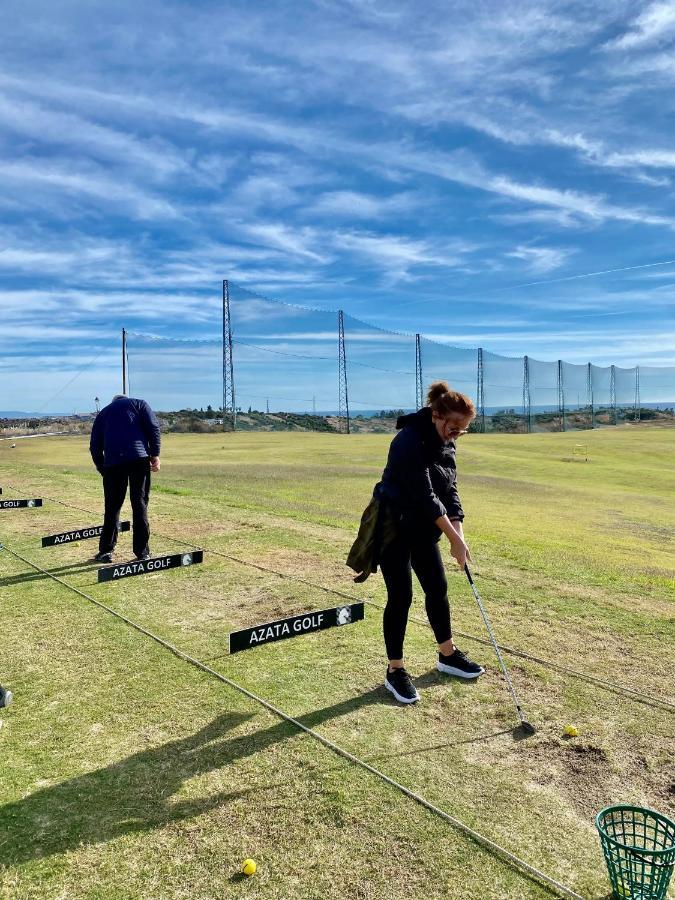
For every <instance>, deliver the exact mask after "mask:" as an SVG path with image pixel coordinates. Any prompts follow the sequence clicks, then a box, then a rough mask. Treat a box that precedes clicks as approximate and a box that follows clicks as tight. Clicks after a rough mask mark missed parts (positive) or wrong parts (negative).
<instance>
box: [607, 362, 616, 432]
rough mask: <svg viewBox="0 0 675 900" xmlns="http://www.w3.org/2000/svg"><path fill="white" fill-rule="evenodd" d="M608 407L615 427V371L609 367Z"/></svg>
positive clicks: (612, 367)
mask: <svg viewBox="0 0 675 900" xmlns="http://www.w3.org/2000/svg"><path fill="white" fill-rule="evenodd" d="M609 406H610V408H611V410H612V421H613V423H614V424H615V425H616V369H615V367H614V366H613V365H612V366H610V367H609Z"/></svg>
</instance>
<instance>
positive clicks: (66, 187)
mask: <svg viewBox="0 0 675 900" xmlns="http://www.w3.org/2000/svg"><path fill="white" fill-rule="evenodd" d="M0 184H2V185H3V186H4V189H5V190H8V191H19V192H20V193H19V196H20V197H21V200H22V201H23V203H24V205H26V206H28V207H34V206H35V205H38V206H39V205H41V204H42V202H43V199H44V198H43V195H44V193H45V192H52V196H51V198H50V199H49V202H50V203H52V204H54V206H56V207H58V205H59V204H58V197H64V199H65V201H66V202H68V201H69V199H70V198H71V197H72V196H73V195H75V196H78V195H84V196H87V197H89V198H92V199H94V200H96V201H100V202H102V203H103V204H104V205H105V206H108V207H110V208H113V209H114V208H118V209H119V208H122V209H124V210H125V211H126V212H128V213H129V214H130V215H132V216H133V217H135V218H139V219H153V218H167V217H168V218H175V217H177V216H178V215H179V214H178V212H177V210H176V209H175V208H174V206H173V205H172V204H171V203H170V202H169V201H168V200H165V199H162V198H160V197H155V196H153V195H151V194H149V193H147V192H146V191H144V190H143V189H141V188H138V187H136V186H135V185H133V184H131V183H129V182H127V183H124V182H123V181H120V180H118V179H115V178H114V177H111V176H109V175H107V174H105V173H104V172H102V171H95V170H94V171H91V170H90V171H89V172H86V171H79V170H78V169H77V168H76V167H75V166H74V165H73V164H72V163H69V162H65V163H63V164H58V163H57V164H54V163H53V162H45V161H44V160H37V159H32V160H31V159H26V160H24V161H22V162H15V161H12V160H8V159H0ZM27 185H29V186H30V188H31V190H30V193H26V192H25V189H26V186H27ZM55 192H56V194H55ZM57 195H58V196H57Z"/></svg>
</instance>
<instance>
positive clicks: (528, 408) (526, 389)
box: [523, 356, 532, 434]
mask: <svg viewBox="0 0 675 900" xmlns="http://www.w3.org/2000/svg"><path fill="white" fill-rule="evenodd" d="M523 415H524V416H525V420H526V422H527V433H528V434H531V432H532V403H531V398H530V361H529V359H528V358H527V356H524V357H523Z"/></svg>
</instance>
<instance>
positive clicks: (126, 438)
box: [89, 397, 161, 472]
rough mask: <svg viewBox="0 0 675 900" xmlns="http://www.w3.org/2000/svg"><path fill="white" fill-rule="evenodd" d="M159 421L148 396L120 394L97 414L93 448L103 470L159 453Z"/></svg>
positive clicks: (93, 430) (98, 466)
mask: <svg viewBox="0 0 675 900" xmlns="http://www.w3.org/2000/svg"><path fill="white" fill-rule="evenodd" d="M160 442H161V437H160V431H159V423H158V421H157V419H156V417H155V414H154V412H153V411H152V410H151V409H150V406H149V405H148V404H147V403H146V402H145V400H135V399H134V398H133V397H116V398H115V399H114V400H113V402H112V403H109V404H108V406H104V407H103V409H102V410H101V412H100V413H99V414H98V415H97V416H96V419H95V420H94V425H93V427H92V429H91V440H90V442H89V450H90V452H91V458H92V459H93V460H94V465H95V466H96V468H97V469H98V470H99V472H100V471H101V470H102V469H104V468H108V467H109V466H119V465H120V464H122V463H128V462H133V460H135V459H144V458H146V457H148V456H159V448H160Z"/></svg>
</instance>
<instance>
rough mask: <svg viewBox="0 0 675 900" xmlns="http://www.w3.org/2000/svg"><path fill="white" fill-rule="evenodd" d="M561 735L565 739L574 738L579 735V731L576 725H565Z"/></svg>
mask: <svg viewBox="0 0 675 900" xmlns="http://www.w3.org/2000/svg"><path fill="white" fill-rule="evenodd" d="M563 734H566V735H567V737H576V736H577V735H578V734H579V729H578V728H577V726H576V725H565V727H564V728H563Z"/></svg>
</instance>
